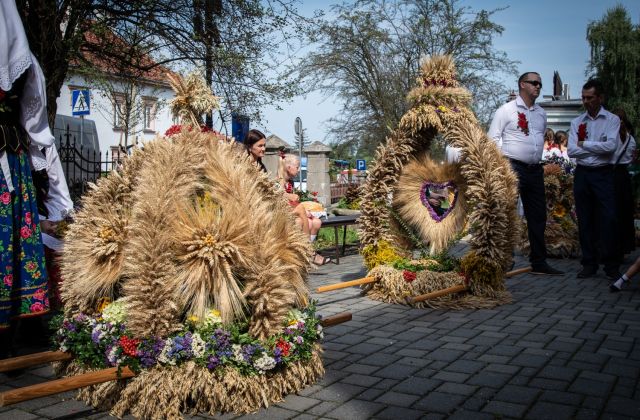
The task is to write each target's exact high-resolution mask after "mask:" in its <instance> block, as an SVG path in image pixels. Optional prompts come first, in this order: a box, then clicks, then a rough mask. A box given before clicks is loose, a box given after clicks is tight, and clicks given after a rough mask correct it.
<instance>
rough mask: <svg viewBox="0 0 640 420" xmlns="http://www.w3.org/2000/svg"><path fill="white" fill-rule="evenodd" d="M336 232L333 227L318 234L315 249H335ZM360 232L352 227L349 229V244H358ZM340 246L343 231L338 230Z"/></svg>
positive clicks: (346, 240)
mask: <svg viewBox="0 0 640 420" xmlns="http://www.w3.org/2000/svg"><path fill="white" fill-rule="evenodd" d="M335 237H336V235H335V230H334V229H333V228H332V227H327V228H322V229H320V231H319V232H318V237H317V238H316V241H315V242H314V247H315V249H326V248H333V247H335ZM358 240H359V239H358V231H357V230H356V229H354V228H352V227H347V236H346V239H345V242H346V243H347V244H357V243H358ZM338 245H342V229H338Z"/></svg>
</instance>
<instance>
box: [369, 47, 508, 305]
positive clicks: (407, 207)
mask: <svg viewBox="0 0 640 420" xmlns="http://www.w3.org/2000/svg"><path fill="white" fill-rule="evenodd" d="M455 75H456V71H455V66H454V63H453V60H452V59H451V57H448V56H436V57H432V58H430V59H427V60H425V61H424V62H423V64H422V66H421V71H420V75H419V77H418V78H417V86H416V87H415V88H414V89H413V90H412V91H411V92H410V93H409V95H408V101H409V103H410V104H411V108H410V109H409V110H408V111H407V112H406V113H405V115H403V117H402V118H401V120H400V122H399V124H398V128H397V129H396V130H395V131H394V132H393V133H392V134H391V135H390V136H389V138H387V142H386V144H384V145H381V146H379V147H378V150H377V151H376V159H375V162H374V163H373V164H372V167H371V170H370V171H369V174H368V177H367V181H366V183H365V185H364V187H363V192H362V196H363V200H362V205H361V208H362V216H361V217H360V219H359V224H360V229H361V236H360V237H361V243H362V245H363V249H365V250H367V252H368V253H367V255H375V252H371V250H372V249H373V250H375V249H376V247H378V246H382V244H386V243H391V244H394V247H395V251H396V254H397V255H400V256H407V255H411V251H412V249H407V248H406V246H407V244H411V243H413V241H409V240H407V237H406V235H405V234H404V233H403V232H401V231H400V229H398V223H396V222H395V220H396V219H395V218H396V217H397V216H399V217H400V219H401V222H402V223H406V224H408V225H411V226H412V227H413V228H415V229H416V230H417V231H418V232H419V233H420V236H421V237H422V240H424V241H426V242H429V243H431V244H432V250H433V251H435V250H436V249H442V247H443V244H444V243H445V242H446V241H447V240H448V239H451V238H452V237H453V236H454V235H455V233H456V232H455V231H456V228H457V227H459V226H460V225H461V224H462V223H461V220H462V219H463V218H464V214H465V213H466V216H467V223H468V224H467V226H468V227H469V229H470V231H471V232H472V239H471V251H470V252H469V253H468V254H467V255H466V256H465V258H463V260H462V264H463V267H465V268H466V269H467V270H468V271H469V272H468V273H467V275H468V276H469V279H470V280H471V285H470V290H471V293H472V294H476V297H478V299H480V300H481V299H483V298H487V299H490V300H491V302H489V303H487V302H485V303H484V304H480V303H478V302H479V300H478V299H465V298H464V297H460V298H459V299H451V300H449V302H448V303H444V304H445V305H446V304H450V307H452V308H453V307H459V306H460V305H461V303H460V302H462V300H461V299H463V300H464V302H466V303H465V305H466V304H468V305H469V306H470V307H484V306H483V305H486V304H489V305H495V304H499V303H500V302H506V301H508V297H507V295H506V293H507V292H506V291H505V289H504V282H503V281H502V280H497V279H501V278H502V273H503V270H504V269H505V268H506V267H508V266H509V265H510V262H511V258H512V257H511V250H512V247H513V243H514V241H515V240H516V239H517V237H518V235H519V229H518V223H517V214H516V197H517V180H516V177H515V175H514V174H513V172H512V170H511V168H510V167H509V165H508V162H507V161H506V160H505V159H504V157H503V156H502V155H501V153H500V151H499V150H498V148H497V146H496V145H495V143H494V142H492V141H491V140H490V139H489V138H488V137H487V136H486V134H485V133H484V132H483V131H482V130H481V129H480V128H479V126H478V122H477V120H476V118H475V116H474V115H473V113H472V112H471V110H470V109H469V104H470V100H471V95H470V94H469V92H468V91H467V90H466V89H464V88H462V87H461V86H460V85H459V83H458V82H457V80H456V77H455ZM438 134H439V135H441V136H443V138H444V140H445V141H446V142H447V144H449V145H451V146H453V147H456V148H459V149H460V155H461V160H460V163H459V164H458V172H457V174H456V175H455V176H454V174H452V173H447V171H446V170H445V171H444V173H443V172H442V171H441V170H439V169H436V168H435V166H434V164H433V163H432V162H429V161H427V160H425V159H421V158H420V156H421V155H422V154H423V153H424V152H425V151H426V150H428V149H429V148H430V146H431V142H432V141H433V139H434V138H435V136H436V135H438ZM409 162H411V163H409ZM444 178H448V179H447V180H454V179H455V180H457V181H456V182H455V183H456V184H460V185H461V186H462V188H461V189H462V190H463V191H462V194H460V195H462V196H463V197H462V199H461V201H460V203H459V204H460V205H464V206H465V207H466V208H465V209H464V210H463V209H457V210H456V208H454V209H453V210H452V212H451V213H450V214H449V215H448V216H447V218H445V219H444V220H443V222H444V223H442V224H436V223H432V222H433V221H432V220H428V219H427V218H426V217H425V213H424V209H423V208H422V207H420V206H422V203H420V195H419V187H418V186H419V184H421V182H423V181H428V180H431V181H445V179H444ZM465 202H466V203H465ZM392 204H393V206H392ZM394 213H395V214H394ZM396 215H397V216H396ZM448 218H452V220H449V221H447V219H448ZM402 223H400V224H402ZM368 265H370V264H368ZM396 271H397V270H396ZM395 278H397V276H396V277H395ZM427 278H430V277H429V276H427ZM383 283H384V282H383ZM388 291H389V293H391V294H394V295H397V293H396V292H393V293H392V292H391V289H389V290H388ZM381 294H384V291H381V290H379V288H377V289H376V291H375V293H374V294H373V295H372V297H374V298H375V297H376V296H381ZM397 303H404V301H403V299H402V300H398V301H397ZM463 306H464V305H463Z"/></svg>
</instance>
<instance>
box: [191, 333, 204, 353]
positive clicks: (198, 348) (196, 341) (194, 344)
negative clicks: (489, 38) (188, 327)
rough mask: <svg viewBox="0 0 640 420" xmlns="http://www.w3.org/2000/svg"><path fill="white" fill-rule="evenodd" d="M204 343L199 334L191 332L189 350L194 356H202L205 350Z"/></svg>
mask: <svg viewBox="0 0 640 420" xmlns="http://www.w3.org/2000/svg"><path fill="white" fill-rule="evenodd" d="M206 345H207V344H206V343H205V342H204V340H203V339H202V337H200V334H198V333H193V335H192V336H191V351H192V352H193V356H194V357H202V355H203V354H204V352H205V350H206Z"/></svg>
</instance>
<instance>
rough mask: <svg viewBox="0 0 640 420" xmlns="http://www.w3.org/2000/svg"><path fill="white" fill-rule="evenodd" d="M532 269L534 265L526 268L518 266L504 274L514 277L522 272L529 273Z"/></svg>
mask: <svg viewBox="0 0 640 420" xmlns="http://www.w3.org/2000/svg"><path fill="white" fill-rule="evenodd" d="M531 270H532V267H524V268H518V269H516V270H511V271H507V272H506V273H505V274H504V276H505V277H506V278H509V277H513V276H517V275H518V274H522V273H528V272H529V271H531Z"/></svg>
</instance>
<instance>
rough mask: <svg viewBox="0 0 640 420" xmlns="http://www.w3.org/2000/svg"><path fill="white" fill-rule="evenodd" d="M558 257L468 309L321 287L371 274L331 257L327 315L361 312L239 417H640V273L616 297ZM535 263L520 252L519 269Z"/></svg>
mask: <svg viewBox="0 0 640 420" xmlns="http://www.w3.org/2000/svg"><path fill="white" fill-rule="evenodd" d="M639 254H640V252H638V251H637V252H636V253H635V254H634V255H632V256H631V257H630V258H628V262H627V264H625V265H623V267H624V268H626V267H627V266H628V265H629V264H630V261H633V260H635V258H636V257H637V256H638V255H639ZM551 264H552V265H553V266H555V267H557V268H560V269H562V270H564V271H565V272H566V274H565V275H564V276H561V277H560V276H558V277H545V276H534V275H530V274H524V275H519V276H516V277H514V278H511V279H508V280H507V287H508V289H509V290H510V291H511V293H512V295H513V303H511V304H509V305H503V306H500V307H497V308H494V309H482V310H462V311H450V310H449V311H445V310H432V309H413V308H410V307H407V306H402V305H391V304H385V303H381V302H377V301H373V300H370V299H368V298H366V297H363V296H361V295H360V292H359V289H358V288H348V289H342V290H337V291H333V292H328V293H323V294H318V293H315V288H317V287H318V286H321V285H326V284H331V283H336V282H338V281H344V280H352V279H355V278H359V277H362V276H364V275H365V270H364V269H363V267H362V259H361V258H360V256H358V255H351V256H347V257H344V258H341V259H340V264H339V265H336V264H329V265H326V266H323V267H321V268H319V269H318V270H316V271H314V272H313V273H312V275H311V276H310V279H309V280H310V281H309V283H310V287H311V288H312V289H313V290H314V292H313V296H314V298H315V299H317V300H318V302H319V312H320V313H321V314H322V315H324V316H328V315H333V314H336V313H339V312H344V311H350V312H352V313H353V320H352V321H350V322H347V323H344V324H341V325H338V326H334V327H331V328H327V329H326V330H325V340H324V355H323V359H324V362H325V367H326V374H325V376H324V378H323V379H322V380H321V381H320V382H319V383H317V384H315V385H313V386H310V387H308V388H306V389H305V390H303V391H302V392H300V393H299V394H298V395H289V396H288V397H287V398H286V399H285V400H284V402H282V403H279V404H276V405H274V406H272V407H270V408H268V409H262V410H260V411H259V412H257V413H255V414H252V415H247V416H240V417H238V418H242V419H260V420H267V419H285V418H295V419H317V418H329V419H349V420H354V419H365V418H376V419H413V418H424V419H441V418H452V419H485V418H486V419H496V418H502V419H506V418H525V419H565V418H566V419H599V418H600V419H634V418H635V419H638V418H640V382H639V378H640V311H639V309H640V291H639V288H638V283H639V281H638V279H637V278H636V279H635V280H634V281H633V282H632V285H631V287H629V288H628V289H627V290H625V291H623V292H620V293H617V294H611V293H610V292H609V290H608V287H607V285H608V281H607V280H606V278H605V277H604V274H603V273H602V272H600V273H599V275H598V276H596V277H593V278H590V279H576V277H575V273H577V272H578V271H579V269H580V265H579V262H578V261H576V260H551ZM525 265H527V264H526V261H524V260H523V259H522V258H520V257H519V258H518V261H517V265H516V266H525ZM51 377H52V372H51V369H50V368H49V367H47V366H44V367H38V368H33V369H30V370H28V371H26V372H25V373H24V374H22V375H21V376H19V377H17V378H12V379H10V378H8V377H7V376H5V375H1V374H0V390H7V389H10V388H14V387H18V386H24V385H28V384H32V383H37V382H40V381H42V380H44V379H46V378H51ZM107 417H109V416H108V413H104V412H97V411H94V410H91V409H90V408H89V407H87V406H85V405H84V404H83V403H81V402H78V401H75V400H73V393H71V392H68V393H65V394H60V395H56V396H53V397H46V398H41V399H38V400H33V401H28V402H25V403H21V404H17V405H14V406H10V407H5V408H0V418H3V419H5V418H6V419H11V420H18V419H36V418H49V419H50V418H58V419H61V418H65V419H69V418H92V419H96V418H107ZM193 418H212V417H209V416H195V417H193ZM215 418H225V419H227V418H228V419H231V418H236V417H235V416H233V415H229V414H227V415H224V416H218V417H215Z"/></svg>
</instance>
